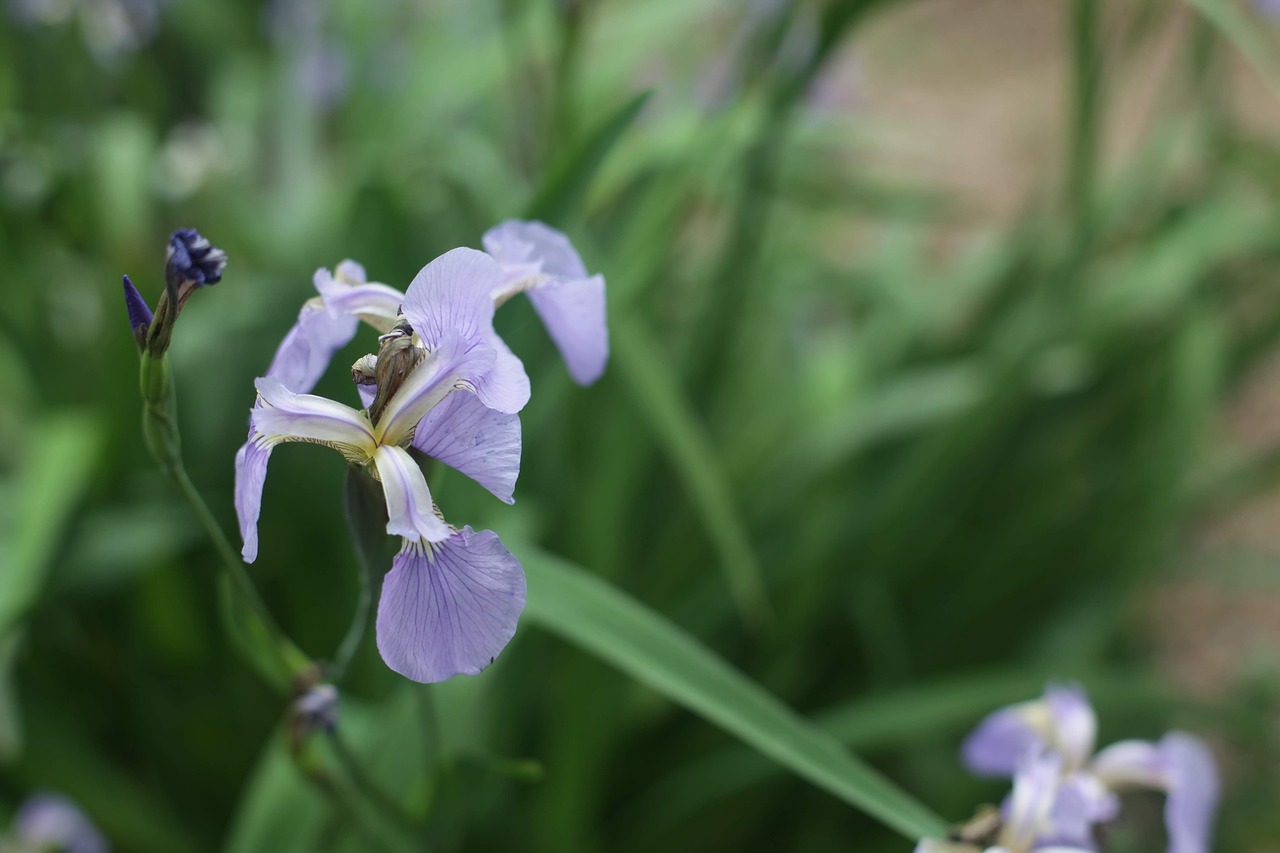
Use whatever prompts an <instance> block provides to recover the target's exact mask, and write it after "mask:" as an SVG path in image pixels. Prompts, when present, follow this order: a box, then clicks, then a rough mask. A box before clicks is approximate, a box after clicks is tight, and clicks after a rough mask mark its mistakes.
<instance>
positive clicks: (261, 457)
mask: <svg viewBox="0 0 1280 853" xmlns="http://www.w3.org/2000/svg"><path fill="white" fill-rule="evenodd" d="M271 448H272V445H271V443H270V442H268V441H266V439H265V438H264V437H263V436H261V435H256V434H255V435H251V436H250V437H249V441H248V442H246V443H245V444H244V446H242V447H241V448H240V450H239V451H238V452H237V453H236V516H238V517H239V519H240V538H241V539H242V540H243V541H244V547H243V548H242V549H241V551H240V554H241V556H242V557H244V561H245V562H246V563H252V562H253V561H254V560H256V559H258V516H259V515H260V514H261V512H262V487H263V485H264V484H265V483H266V479H267V461H268V460H269V459H270V458H271Z"/></svg>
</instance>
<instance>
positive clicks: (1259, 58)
mask: <svg viewBox="0 0 1280 853" xmlns="http://www.w3.org/2000/svg"><path fill="white" fill-rule="evenodd" d="M1185 2H1186V3H1187V5H1189V6H1191V7H1192V8H1193V9H1195V10H1196V11H1197V12H1199V13H1200V14H1201V15H1203V16H1204V18H1205V20H1207V21H1208V22H1209V23H1210V24H1212V25H1213V26H1214V27H1216V28H1217V29H1218V31H1219V32H1221V33H1222V36H1223V38H1225V39H1226V40H1227V41H1229V42H1231V43H1232V44H1233V45H1235V47H1236V49H1237V50H1239V51H1240V53H1241V55H1242V56H1243V57H1244V59H1245V61H1246V62H1248V63H1249V65H1251V66H1252V67H1253V70H1254V71H1255V72H1256V73H1257V75H1258V76H1259V77H1261V78H1262V83H1263V85H1264V86H1266V87H1267V90H1268V91H1269V92H1270V93H1271V94H1272V96H1273V97H1275V99H1276V100H1277V101H1280V62H1277V61H1276V58H1275V57H1276V51H1275V48H1274V47H1273V46H1272V45H1269V44H1267V38H1266V37H1265V36H1263V35H1261V31H1260V30H1259V28H1258V27H1257V26H1256V25H1255V24H1254V23H1252V22H1250V20H1249V18H1248V17H1247V16H1246V15H1245V14H1244V13H1243V12H1241V11H1240V10H1239V9H1238V8H1237V7H1236V6H1234V5H1233V4H1231V3H1229V2H1227V0H1185Z"/></svg>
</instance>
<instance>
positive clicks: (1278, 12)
mask: <svg viewBox="0 0 1280 853" xmlns="http://www.w3.org/2000/svg"><path fill="white" fill-rule="evenodd" d="M1253 7H1254V8H1255V9H1257V10H1258V11H1259V12H1261V13H1262V14H1263V15H1266V16H1267V17H1268V18H1272V19H1273V20H1276V21H1280V0H1253Z"/></svg>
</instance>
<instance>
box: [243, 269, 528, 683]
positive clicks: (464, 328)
mask: <svg viewBox="0 0 1280 853" xmlns="http://www.w3.org/2000/svg"><path fill="white" fill-rule="evenodd" d="M501 278H502V271H501V269H500V268H499V266H498V264H497V262H496V261H494V260H493V259H492V258H490V257H489V256H487V255H485V254H484V253H482V252H477V251H475V250H472V249H455V250H453V251H451V252H448V253H447V254H445V255H442V256H441V257H439V258H437V259H436V260H434V261H432V262H431V263H429V264H427V266H425V267H423V269H422V270H421V271H420V272H419V273H418V275H417V276H416V277H415V278H414V280H413V282H412V283H411V284H410V285H409V288H408V290H407V291H406V292H405V293H404V294H403V295H402V296H398V294H396V292H395V291H394V290H392V289H391V288H387V287H386V286H385V285H370V284H368V283H366V282H364V281H363V274H362V271H359V270H358V268H357V267H355V265H350V266H346V267H340V268H339V275H338V276H327V275H320V274H318V275H317V279H316V284H317V288H318V289H319V290H320V291H321V296H322V302H321V305H320V306H318V307H317V306H312V307H311V308H310V309H308V308H304V309H303V313H302V314H301V315H300V316H299V322H298V325H297V326H295V327H294V329H293V330H292V331H291V332H290V335H289V336H287V337H286V339H285V341H284V343H282V344H281V347H280V350H279V351H278V352H277V354H276V359H275V360H274V361H273V362H272V366H271V370H269V371H268V375H267V376H265V377H263V378H261V379H259V380H258V382H257V389H258V400H257V402H256V404H255V407H254V409H253V412H252V414H251V425H252V430H251V433H250V439H249V442H248V443H247V444H246V445H245V446H244V447H243V448H241V451H240V453H239V454H237V457H236V509H237V512H238V514H239V516H240V526H241V531H242V534H243V536H244V542H245V546H244V557H245V559H246V561H250V562H252V560H253V559H254V557H256V554H257V519H258V514H259V509H260V506H261V502H262V486H263V482H264V480H265V478H266V468H267V461H268V458H269V456H270V452H271V449H272V448H273V447H275V446H276V445H277V444H280V443H283V442H290V441H302V442H311V443H318V444H324V445H327V446H329V447H332V448H334V449H335V450H338V451H339V452H341V453H342V455H343V456H344V457H346V458H347V460H348V461H350V462H352V463H354V464H357V465H361V466H364V467H366V468H368V469H369V470H370V472H371V473H372V474H373V475H374V476H375V477H376V478H377V479H378V480H380V481H381V483H382V488H383V494H384V496H385V498H386V503H387V515H388V522H387V532H388V533H389V534H391V535H394V536H399V537H401V538H402V540H403V542H402V545H401V548H400V552H399V554H397V556H396V558H395V560H394V561H393V563H392V568H391V571H390V572H389V573H388V574H387V576H386V579H385V581H384V582H383V588H382V597H381V600H380V601H379V605H378V617H377V640H378V649H379V651H380V652H381V653H382V657H383V659H384V660H385V661H386V662H387V665H388V666H390V667H391V668H392V669H394V670H395V671H396V672H399V673H401V674H402V675H404V676H406V677H408V678H411V679H413V680H415V681H422V682H432V681H442V680H444V679H446V678H450V677H452V676H454V675H458V674H461V673H466V674H473V675H474V674H476V673H478V672H480V671H481V670H482V669H483V668H484V667H485V666H487V665H488V664H489V663H491V662H492V661H493V659H494V657H495V656H496V655H497V654H498V653H499V652H500V651H501V650H502V649H503V648H504V647H505V646H506V644H507V642H508V641H510V639H511V637H512V636H513V635H514V633H515V628H516V622H517V620H518V618H519V615H520V612H521V611H522V610H523V609H524V601H525V579H524V572H523V570H522V568H521V567H520V563H519V562H518V561H517V560H516V559H515V557H513V556H512V555H511V553H510V552H509V551H508V550H507V549H506V548H505V547H503V545H502V543H501V542H499V541H498V537H497V536H496V535H495V534H494V533H492V532H490V531H481V532H479V533H476V532H475V531H473V530H472V529H471V528H470V527H464V528H463V529H462V530H457V529H456V528H453V527H451V526H450V525H448V524H446V523H445V522H444V520H443V518H442V517H441V516H440V515H439V512H438V510H437V509H436V506H435V503H434V501H433V500H432V497H431V492H430V490H429V489H428V487H427V481H426V478H425V477H424V476H423V472H422V470H421V469H420V468H419V467H418V465H417V463H416V462H415V461H414V459H413V457H412V456H410V455H409V453H408V450H407V449H406V448H408V447H409V446H413V447H415V448H417V449H419V450H421V451H422V452H424V453H426V454H428V455H430V456H433V457H434V458H436V459H439V460H440V461H442V462H444V463H445V464H447V465H450V466H451V467H453V468H455V469H457V470H459V471H461V472H462V473H464V474H466V475H468V476H470V477H471V478H472V479H474V480H476V481H477V482H479V483H480V484H481V485H482V486H484V487H485V488H487V489H489V491H491V492H492V493H493V494H494V495H496V496H497V497H499V498H500V499H502V500H504V501H506V502H507V503H511V502H512V501H513V497H512V492H513V490H514V487H515V481H516V476H517V474H518V472H519V461H520V424H519V419H518V418H517V417H516V415H515V414H514V413H515V411H517V410H518V409H519V408H520V407H521V406H523V405H524V401H525V400H526V399H527V398H528V379H527V377H524V381H523V383H521V382H520V381H518V378H517V377H515V376H514V373H515V372H518V373H519V375H520V376H521V377H523V376H524V369H523V367H522V366H521V365H520V363H519V361H518V360H517V359H515V356H514V355H511V354H510V350H505V347H504V348H503V349H504V351H505V353H506V354H507V355H508V356H509V359H508V360H507V361H506V363H505V364H503V361H504V355H503V352H500V351H499V349H498V347H497V346H496V344H500V343H501V341H500V340H498V339H497V336H496V335H495V334H494V332H493V311H494V303H493V300H492V298H491V297H490V296H489V293H490V292H491V290H492V289H493V287H495V286H496V285H497V284H498V282H499V281H500V280H501ZM397 296H398V298H399V299H402V300H403V301H402V303H400V304H398V306H397V307H402V310H403V319H404V321H405V322H407V323H408V324H409V325H410V326H411V328H412V331H413V339H412V340H413V341H415V342H420V344H421V347H420V348H419V349H420V350H421V351H420V352H419V355H420V356H421V358H420V360H418V361H416V363H415V366H414V367H413V368H412V369H411V370H410V371H409V372H408V373H407V375H406V376H405V377H404V379H403V382H402V384H400V385H399V387H398V388H395V389H394V391H392V392H391V393H390V396H389V397H388V399H387V401H386V403H385V405H383V406H382V407H381V409H380V411H378V412H377V414H376V416H375V417H372V418H371V415H370V410H363V411H357V410H356V409H353V408H350V407H348V406H345V405H343V404H342V403H338V402H335V401H333V400H327V399H325V398H323V397H318V396H314V395H311V394H306V393H300V392H299V390H298V389H304V390H309V386H312V385H314V384H315V381H316V379H317V378H318V375H319V373H320V372H322V371H323V366H324V365H325V364H327V362H328V360H329V359H330V357H331V356H332V354H333V351H334V350H336V348H337V347H338V346H341V344H342V343H345V340H346V339H349V338H350V336H351V334H353V333H354V323H355V320H354V318H355V317H365V316H366V315H369V314H372V315H373V318H374V319H375V321H377V320H380V319H381V318H382V317H383V314H384V312H385V311H386V310H387V309H388V308H389V307H390V301H389V300H390V299H392V298H396V297H397ZM413 346H414V347H416V348H417V347H418V344H417V343H414V344H413ZM512 362H514V363H512ZM290 384H292V386H293V387H290ZM522 386H523V390H522Z"/></svg>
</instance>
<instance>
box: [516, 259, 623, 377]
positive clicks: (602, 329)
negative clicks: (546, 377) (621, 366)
mask: <svg viewBox="0 0 1280 853" xmlns="http://www.w3.org/2000/svg"><path fill="white" fill-rule="evenodd" d="M528 293H529V299H530V300H531V301H532V302H533V307H534V308H535V309H536V310H537V312H538V316H539V317H541V318H542V322H543V324H544V325H545V326H546V327H547V333H548V334H549V335H551V340H553V341H554V342H555V345H556V348H557V349H559V350H560V355H561V356H562V357H563V358H564V363H565V366H567V367H568V368H569V375H570V376H572V377H573V380H574V381H575V382H577V383H578V384H579V385H590V384H591V383H592V382H595V381H596V380H597V379H599V378H600V375H601V374H602V373H604V366H605V362H607V361H608V360H609V327H608V325H607V324H606V321H605V301H604V277H603V276H598V275H595V276H592V277H591V278H583V279H564V280H556V281H549V282H547V283H545V284H542V285H539V286H537V287H532V288H530V289H529V291H528Z"/></svg>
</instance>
